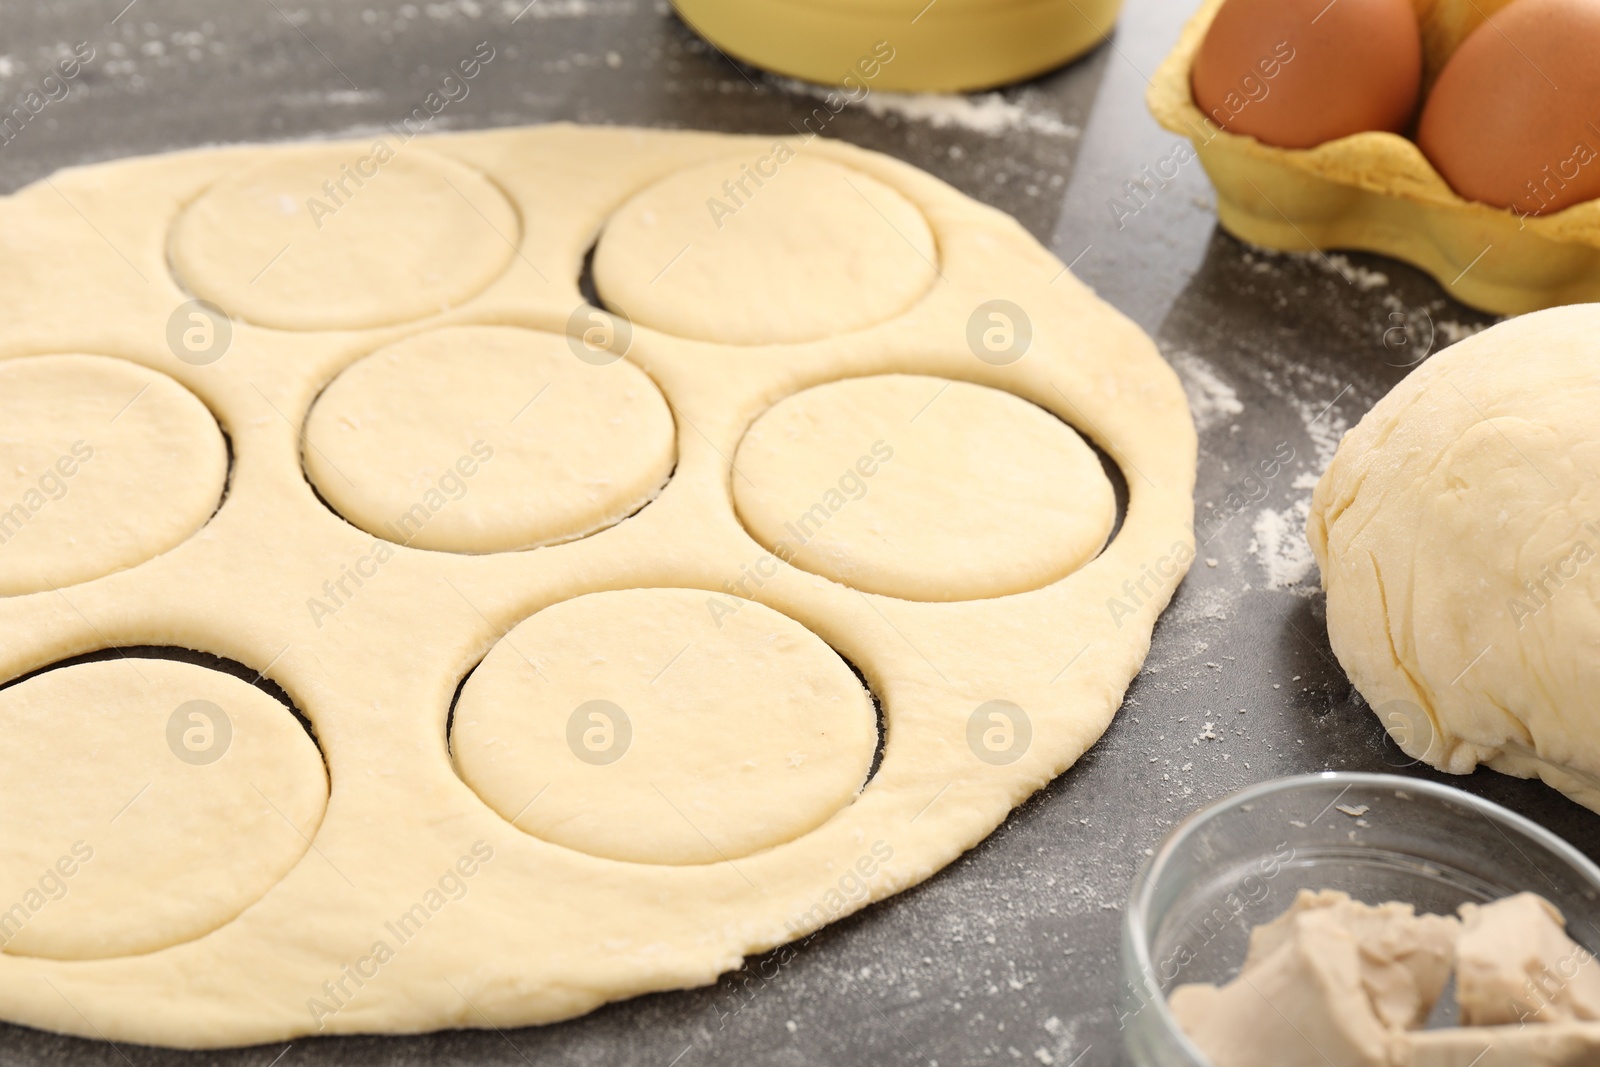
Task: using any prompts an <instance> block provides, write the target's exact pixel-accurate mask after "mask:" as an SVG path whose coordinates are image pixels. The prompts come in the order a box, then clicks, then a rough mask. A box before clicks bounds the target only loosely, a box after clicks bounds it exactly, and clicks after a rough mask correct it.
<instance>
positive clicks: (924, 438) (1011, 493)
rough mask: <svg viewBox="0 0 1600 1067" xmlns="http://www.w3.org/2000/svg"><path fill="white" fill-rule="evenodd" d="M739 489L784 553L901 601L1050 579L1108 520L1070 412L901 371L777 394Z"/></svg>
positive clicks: (1095, 545) (1101, 488)
mask: <svg viewBox="0 0 1600 1067" xmlns="http://www.w3.org/2000/svg"><path fill="white" fill-rule="evenodd" d="M891 442H893V443H892V444H891ZM733 498H734V502H735V504H736V505H737V507H738V510H739V518H740V519H741V520H742V521H743V522H744V524H745V526H746V528H747V529H749V530H750V532H751V535H752V536H754V537H755V539H756V540H758V541H760V542H761V544H762V545H763V546H764V547H765V548H766V549H767V550H768V551H769V552H772V553H773V554H774V555H776V556H778V557H779V558H780V559H786V560H788V561H789V562H790V563H792V564H794V565H795V566H797V567H799V568H801V569H802V570H807V571H810V572H812V573H813V574H820V575H822V576H823V577H825V578H831V579H833V580H834V581H836V582H839V583H841V584H843V585H848V586H850V587H851V588H852V589H860V590H862V591H864V592H869V593H882V594H884V595H885V596H893V597H900V598H902V599H905V600H976V599H979V598H982V597H994V596H1004V595H1006V594H1007V593H1020V592H1024V591H1026V590H1029V589H1036V588H1038V587H1039V586H1042V585H1047V584H1049V583H1050V582H1053V581H1057V580H1059V579H1061V578H1064V577H1066V576H1067V575H1068V574H1071V573H1072V572H1073V571H1075V570H1077V569H1078V568H1079V567H1081V566H1082V565H1083V564H1084V563H1086V562H1087V561H1088V560H1090V559H1092V558H1094V556H1095V554H1096V553H1098V552H1099V551H1100V549H1101V548H1102V547H1103V546H1104V545H1105V543H1106V539H1107V537H1108V536H1109V535H1110V533H1111V528H1112V524H1113V523H1114V522H1115V520H1116V499H1115V494H1114V493H1113V491H1112V487H1111V482H1110V480H1109V479H1107V478H1106V476H1105V472H1104V471H1103V470H1102V469H1101V466H1100V461H1099V459H1098V458H1097V457H1096V456H1095V454H1094V452H1093V450H1091V449H1090V448H1089V446H1088V445H1086V444H1084V442H1083V440H1082V438H1080V437H1079V436H1078V435H1077V434H1076V433H1075V432H1074V431H1073V430H1072V428H1071V427H1070V426H1068V425H1067V424H1066V423H1064V422H1062V421H1061V420H1060V419H1058V418H1056V417H1055V416H1054V415H1052V414H1050V413H1049V412H1047V411H1045V410H1044V409H1042V408H1040V407H1038V406H1036V405H1034V404H1030V403H1028V402H1027V401H1026V400H1022V399H1021V398H1019V397H1016V396H1012V395H1010V394H1009V393H1004V392H1001V391H1000V390H998V389H990V388H987V387H985V386H981V385H973V384H972V383H970V382H955V381H950V380H949V379H941V378H931V377H925V376H922V375H908V374H897V375H886V376H881V377H871V378H847V379H844V380H842V381H837V382H829V383H828V384H826V385H819V386H816V387H815V388H812V389H807V390H806V391H804V392H802V393H797V394H795V395H793V396H789V397H785V398H784V399H783V400H780V401H779V402H778V403H777V404H774V405H773V406H772V408H770V409H769V410H768V411H767V412H765V413H764V414H763V415H762V416H761V417H760V418H759V419H757V420H756V421H755V423H754V424H753V425H752V426H751V427H750V429H749V431H748V432H746V433H745V435H744V438H743V440H741V441H740V442H739V451H738V453H737V454H736V455H735V456H734V474H733Z"/></svg>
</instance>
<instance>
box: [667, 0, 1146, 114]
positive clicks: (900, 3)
mask: <svg viewBox="0 0 1600 1067" xmlns="http://www.w3.org/2000/svg"><path fill="white" fill-rule="evenodd" d="M673 6H674V7H675V8H676V9H677V11H678V14H679V15H680V16H682V18H683V20H684V21H685V22H687V23H688V24H689V25H690V26H691V27H693V28H694V30H695V31H696V32H697V33H699V34H700V35H701V36H702V37H705V38H706V39H707V40H709V41H711V42H712V43H713V44H714V45H716V46H717V47H718V48H720V49H722V50H723V51H725V52H727V53H728V54H730V55H732V56H734V57H735V58H738V59H742V60H745V61H747V62H749V63H753V64H755V65H756V66H759V67H765V68H766V69H768V70H773V71H777V72H778V73H780V74H787V75H790V76H792V77H795V78H802V79H804V80H806V81H812V82H818V83H820V84H823V85H839V86H843V87H844V88H845V89H848V90H850V91H851V92H852V93H864V92H866V91H877V90H885V91H890V92H959V91H964V90H969V89H987V88H990V87H992V86H995V85H1003V84H1005V83H1007V82H1015V81H1022V80H1023V79H1025V78H1031V77H1033V76H1034V75H1037V74H1042V73H1044V72H1045V71H1047V70H1051V69H1053V68H1055V67H1058V66H1060V65H1061V64H1063V63H1066V62H1068V61H1070V60H1073V59H1076V58H1077V57H1078V56H1080V55H1082V54H1083V53H1085V52H1087V51H1088V50H1089V49H1091V48H1093V47H1094V46H1095V45H1097V44H1099V43H1100V42H1101V41H1104V40H1106V35H1107V34H1109V33H1110V32H1111V27H1112V26H1113V25H1115V23H1116V21H1117V13H1118V12H1119V11H1120V10H1121V8H1122V0H673ZM835 110H837V109H835Z"/></svg>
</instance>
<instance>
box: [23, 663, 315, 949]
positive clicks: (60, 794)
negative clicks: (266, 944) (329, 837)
mask: <svg viewBox="0 0 1600 1067" xmlns="http://www.w3.org/2000/svg"><path fill="white" fill-rule="evenodd" d="M191 701H198V702H201V703H197V704H193V705H191V704H190V702H191ZM180 709H183V710H181V711H180ZM194 715H199V716H200V717H199V718H193V717H191V716H194ZM175 719H176V725H175V724H174V720H175ZM0 735H3V736H4V737H5V739H6V744H5V747H4V749H3V755H0V886H4V891H5V893H6V894H7V895H6V897H5V898H4V899H3V901H0V908H4V907H9V908H10V910H9V911H8V912H4V913H0V942H3V945H4V951H5V952H6V953H8V954H12V955H21V956H43V957H48V958H51V959H63V960H85V959H104V958H108V957H113V956H127V955H135V954H139V953H145V952H153V951H155V950H156V949H160V948H165V947H167V946H169V945H175V944H179V943H181V942H184V941H189V940H192V939H194V938H196V937H200V936H201V935H203V934H206V933H209V932H210V931H212V930H214V929H216V928H217V927H219V926H221V925H223V924H224V923H226V922H229V921H230V920H232V919H233V918H234V917H235V916H237V915H238V914H239V913H240V912H241V911H243V910H244V909H245V908H247V907H248V906H250V905H251V904H252V903H254V902H255V901H256V900H258V899H260V897H261V896H262V895H263V894H265V893H266V892H267V891H268V890H269V889H271V888H272V886H274V885H276V884H277V883H278V882H279V881H280V880H281V879H282V878H283V877H284V875H285V874H287V873H288V871H289V869H290V868H291V867H293V866H294V865H295V863H297V862H298V861H299V859H300V857H301V856H302V855H304V854H305V851H306V849H307V847H308V842H309V840H310V839H311V836H312V835H313V834H314V833H316V829H317V826H318V824H319V823H320V822H321V821H322V812H323V809H324V807H325V806H326V804H327V799H328V781H327V772H326V771H325V769H324V768H323V764H322V757H321V754H320V753H319V752H318V751H317V746H316V745H315V744H314V743H313V742H312V741H311V739H310V737H308V736H307V735H306V732H305V730H304V729H302V728H301V726H300V724H299V722H297V721H296V720H295V718H294V716H293V715H291V714H290V713H289V711H288V709H286V708H285V707H284V706H283V705H282V704H280V703H278V702H277V701H276V700H274V699H273V698H272V697H270V696H268V695H267V694H266V693H264V692H262V691H261V690H259V689H257V688H255V687H254V686H252V685H249V684H247V683H246V682H243V681H241V680H240V679H238V678H235V677H233V676H232V675H229V674H223V673H222V672H220V671H214V670H209V669H207V668H205V667H199V666H195V665H193V664H189V663H180V662H176V661H173V660H164V659H126V658H124V659H112V660H104V661H99V662H90V663H79V664H73V665H69V666H65V667H59V668H56V669H54V670H49V671H46V672H45V673H43V674H40V675H37V676H35V677H33V678H29V679H27V680H26V681H23V682H19V683H17V684H16V685H13V686H10V687H9V688H6V689H4V690H0ZM219 750H220V755H219V754H218V753H219ZM180 753H182V755H180Z"/></svg>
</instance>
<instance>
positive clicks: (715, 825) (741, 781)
mask: <svg viewBox="0 0 1600 1067" xmlns="http://www.w3.org/2000/svg"><path fill="white" fill-rule="evenodd" d="M711 601H712V597H711V595H710V594H708V593H706V592H705V591H703V590H698V589H624V590H616V591H610V592H602V593H590V594H587V595H584V596H580V597H577V598H575V599H573V600H568V601H564V602H562V603H559V604H555V605H553V606H551V607H548V608H545V609H544V610H543V611H541V612H539V613H537V614H536V615H533V616H532V617H530V618H528V619H526V620H524V621H523V622H522V623H521V624H520V625H518V626H517V627H516V628H515V629H513V630H512V631H511V633H510V634H509V635H507V637H506V639H505V640H503V641H501V642H500V643H499V644H497V645H496V646H495V647H494V648H493V649H492V650H491V651H490V653H489V655H488V657H487V658H485V659H484V661H483V663H482V664H481V665H479V667H478V669H477V670H476V671H474V672H473V674H472V676H471V678H469V679H468V680H467V684H466V686H465V687H464V688H463V689H462V691H461V699H460V701H459V702H458V704H457V706H456V712H455V725H454V728H453V730H452V736H451V744H452V752H453V754H454V759H455V764H456V769H457V771H458V772H459V773H460V775H461V777H462V779H463V780H465V781H466V783H467V784H468V785H469V786H471V787H472V788H473V790H475V791H476V792H477V794H478V795H479V796H480V797H482V798H483V800H484V801H485V802H486V803H488V805H489V806H490V807H492V808H493V809H494V810H495V811H497V812H499V813H500V814H501V815H502V816H504V817H505V818H507V819H509V820H512V821H513V822H514V823H515V824H516V825H517V826H518V827H519V828H521V829H523V830H525V831H527V832H528V833H530V834H533V835H535V836H537V837H540V838H542V839H544V840H546V841H551V842H554V843H555V844H558V845H564V846H566V847H567V848H572V849H576V850H578V851H581V852H587V853H589V854H591V855H595V856H602V857H606V858H609V859H617V860H628V861H632V862H635V863H660V864H692V863H715V862H717V861H719V860H728V859H738V858H739V857H741V856H747V855H749V854H750V853H752V852H756V851H758V850H760V849H765V848H771V847H773V846H775V845H781V844H783V843H785V842H788V841H792V840H794V839H795V838H797V837H799V836H800V835H802V834H804V833H806V832H808V831H810V830H813V829H815V828H816V827H818V826H820V825H821V824H822V823H823V822H825V821H826V820H827V819H828V818H829V817H830V816H831V815H833V814H834V813H835V812H836V811H838V810H839V809H841V808H843V807H844V806H846V805H847V804H849V803H850V802H851V799H852V798H853V797H854V796H855V794H856V793H857V791H859V790H860V788H861V786H862V784H863V783H864V782H865V781H866V777H867V773H868V771H869V770H870V768H871V764H872V757H873V751H874V749H875V748H876V744H877V725H876V720H875V715H874V711H873V705H872V700H871V697H870V696H869V695H868V693H867V691H866V689H865V688H864V687H863V686H862V684H861V682H860V680H859V679H857V677H856V676H855V674H854V673H853V672H852V671H851V669H850V667H849V665H848V664H846V663H845V661H844V660H843V659H841V658H840V656H839V654H838V653H836V652H835V651H834V650H833V649H832V648H830V647H828V645H827V644H825V643H824V642H823V641H822V640H821V639H820V638H818V637H817V636H816V635H815V634H813V633H812V632H811V631H810V630H807V629H806V628H805V627H803V626H801V625H800V624H799V623H797V622H795V621H794V620H793V619H790V618H789V617H787V616H785V615H780V614H779V613H778V612H776V611H773V610H772V609H771V608H767V607H764V606H762V605H761V604H757V603H753V602H748V601H743V602H740V605H739V607H738V610H737V611H736V612H735V613H734V614H731V615H726V614H722V615H714V614H713V612H712V611H711V610H710V603H711ZM524 655H526V657H527V658H526V659H525V658H524ZM535 796H537V797H538V800H537V802H536V803H530V801H533V798H534V797H535Z"/></svg>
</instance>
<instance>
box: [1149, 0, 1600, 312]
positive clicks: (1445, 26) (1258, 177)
mask: <svg viewBox="0 0 1600 1067" xmlns="http://www.w3.org/2000/svg"><path fill="white" fill-rule="evenodd" d="M1223 2H1224V0H1206V3H1204V4H1203V5H1202V6H1201V8H1200V10H1199V11H1197V12H1196V13H1195V15H1194V17H1193V18H1191V19H1190V20H1189V22H1188V24H1187V25H1186V26H1185V27H1184V29H1183V33H1182V35H1181V36H1180V37H1179V40H1178V44H1177V46H1176V47H1175V48H1174V49H1173V50H1172V52H1171V53H1170V54H1169V55H1168V56H1167V58H1166V60H1165V61H1164V62H1163V63H1162V64H1161V67H1160V68H1159V69H1158V70H1157V71H1156V74H1155V77H1154V79H1152V81H1151V84H1150V88H1149V91H1148V94H1147V100H1148V103H1149V106H1150V110H1151V112H1152V113H1153V114H1154V115H1155V117H1156V120H1157V121H1158V122H1160V123H1161V125H1162V126H1164V127H1166V128H1167V129H1169V130H1172V131H1173V132H1175V133H1180V134H1183V135H1185V136H1187V137H1189V138H1190V140H1191V141H1192V142H1193V143H1194V147H1195V152H1196V155H1197V156H1198V158H1199V160H1200V162H1201V165H1202V166H1204V167H1205V169H1206V173H1207V174H1208V175H1209V176H1210V178H1211V181H1212V184H1213V185H1214V186H1215V188H1216V191H1217V217H1218V220H1219V221H1220V222H1221V223H1222V226H1223V228H1224V229H1226V230H1227V231H1228V232H1229V233H1231V234H1233V235H1234V236H1235V237H1238V238H1239V239H1241V240H1243V241H1247V242H1249V243H1251V244H1254V245H1259V246H1261V247H1265V248H1272V249H1277V250H1281V251H1307V250H1311V249H1326V248H1347V249H1357V250H1361V251H1368V252H1378V253H1381V254H1384V255H1388V256H1393V257H1395V258H1396V259H1401V260H1404V261H1405V262H1407V263H1410V264H1412V265H1414V266H1416V267H1419V268H1421V269H1422V270H1425V271H1427V272H1428V273H1429V274H1430V275H1432V276H1433V277H1434V278H1435V279H1436V280H1437V281H1438V282H1439V283H1440V284H1441V285H1443V286H1444V288H1445V289H1446V290H1447V291H1448V292H1449V293H1450V295H1451V296H1453V297H1455V298H1456V299H1458V300H1460V301H1462V302H1463V303H1466V304H1469V305H1471V306H1473V307H1477V308H1481V309H1483V310H1486V311H1491V312H1495V313H1498V314H1503V315H1514V314H1522V313H1525V312H1529V311H1535V310H1538V309H1539V308H1544V307H1552V306H1555V305H1558V304H1570V303H1581V302H1587V301H1593V300H1597V299H1600V203H1597V202H1595V201H1587V202H1584V203H1580V204H1576V205H1573V206H1572V207H1569V208H1567V209H1565V210H1563V211H1558V212H1554V213H1551V214H1545V215H1536V214H1531V213H1519V212H1518V211H1516V210H1515V209H1512V208H1497V207H1492V206H1490V205H1488V204H1482V203H1477V202H1474V201H1470V200H1466V199H1464V198H1462V197H1461V196H1460V195H1459V194H1457V193H1456V192H1455V191H1454V190H1453V189H1452V188H1451V187H1450V185H1449V184H1448V183H1447V182H1446V181H1445V180H1444V178H1443V177H1442V176H1441V175H1440V174H1439V171H1438V170H1437V169H1436V168H1435V167H1434V165H1433V164H1432V163H1431V162H1429V160H1428V158H1427V157H1426V156H1425V155H1424V154H1423V152H1422V150H1421V149H1420V148H1419V147H1418V146H1417V144H1416V143H1415V142H1414V141H1412V140H1410V139H1408V138H1406V137H1403V136H1401V135H1399V134H1395V133H1388V132H1383V131H1366V132H1362V133H1357V134H1353V135H1351V136H1349V137H1343V138H1340V139H1338V140H1334V141H1329V142H1327V143H1324V144H1321V145H1318V146H1316V147H1314V148H1309V149H1287V148H1278V147H1275V146H1273V145H1268V144H1264V143H1262V142H1260V141H1258V140H1256V139H1255V138H1253V137H1248V136H1242V135H1239V134H1236V133H1229V132H1228V131H1226V130H1223V129H1221V128H1220V127H1219V126H1218V125H1217V124H1216V123H1215V122H1214V121H1212V119H1211V118H1209V117H1208V116H1207V115H1206V114H1205V113H1204V112H1202V111H1201V110H1200V108H1199V107H1198V106H1197V105H1196V103H1195V100H1194V97H1193V93H1192V91H1191V88H1190V75H1191V72H1192V69H1193V66H1194V60H1195V56H1196V54H1197V53H1198V52H1199V49H1200V46H1201V43H1202V42H1203V41H1204V40H1205V37H1206V33H1207V31H1208V30H1209V29H1210V27H1211V23H1212V20H1213V19H1214V18H1215V17H1216V15H1217V12H1218V10H1219V9H1220V8H1221V7H1222V5H1223ZM1413 2H1414V5H1415V7H1416V11H1417V18H1418V22H1419V24H1420V28H1421V36H1422V51H1423V56H1422V60H1423V92H1424V94H1426V92H1427V91H1428V90H1429V89H1430V88H1431V87H1432V85H1433V83H1434V81H1435V80H1436V79H1437V78H1438V76H1439V73H1440V71H1441V70H1442V69H1443V67H1444V65H1445V63H1446V62H1447V61H1448V60H1449V59H1450V57H1451V56H1452V55H1453V54H1454V53H1455V50H1456V49H1457V48H1458V47H1459V46H1460V45H1461V44H1462V42H1463V41H1465V40H1466V38H1467V37H1468V36H1469V35H1470V34H1471V33H1472V31H1474V30H1475V29H1477V28H1478V27H1479V26H1481V25H1482V24H1483V22H1484V21H1485V20H1486V19H1487V18H1489V17H1490V16H1492V15H1493V14H1495V13H1496V12H1498V11H1499V10H1501V9H1502V8H1504V7H1506V6H1507V3H1508V2H1509V0H1491V2H1475V0H1413Z"/></svg>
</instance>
